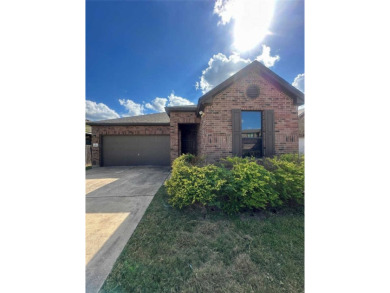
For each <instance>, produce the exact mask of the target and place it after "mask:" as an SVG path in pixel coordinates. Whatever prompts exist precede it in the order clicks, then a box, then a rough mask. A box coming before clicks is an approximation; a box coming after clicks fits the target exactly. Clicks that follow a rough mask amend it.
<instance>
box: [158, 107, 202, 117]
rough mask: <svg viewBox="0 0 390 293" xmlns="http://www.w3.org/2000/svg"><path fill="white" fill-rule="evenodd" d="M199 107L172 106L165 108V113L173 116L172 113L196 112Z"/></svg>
mask: <svg viewBox="0 0 390 293" xmlns="http://www.w3.org/2000/svg"><path fill="white" fill-rule="evenodd" d="M197 107H198V106H197V105H181V106H171V107H165V111H166V112H167V114H168V115H170V114H171V112H178V111H179V112H195V111H196V109H197Z"/></svg>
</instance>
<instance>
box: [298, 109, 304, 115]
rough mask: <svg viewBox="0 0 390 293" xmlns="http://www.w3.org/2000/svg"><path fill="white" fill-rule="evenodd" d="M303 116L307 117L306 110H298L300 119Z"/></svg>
mask: <svg viewBox="0 0 390 293" xmlns="http://www.w3.org/2000/svg"><path fill="white" fill-rule="evenodd" d="M302 115H305V108H303V109H299V110H298V117H301V116H302Z"/></svg>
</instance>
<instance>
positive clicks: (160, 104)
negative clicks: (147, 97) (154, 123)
mask: <svg viewBox="0 0 390 293" xmlns="http://www.w3.org/2000/svg"><path fill="white" fill-rule="evenodd" d="M167 101H168V99H166V98H155V99H154V100H152V101H151V102H150V103H146V105H145V108H147V109H150V110H153V111H156V112H164V107H165V105H166V104H167Z"/></svg>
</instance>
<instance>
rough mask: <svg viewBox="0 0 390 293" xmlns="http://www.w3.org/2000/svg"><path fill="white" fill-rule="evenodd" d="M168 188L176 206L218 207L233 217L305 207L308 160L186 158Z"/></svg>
mask: <svg viewBox="0 0 390 293" xmlns="http://www.w3.org/2000/svg"><path fill="white" fill-rule="evenodd" d="M165 186H166V187H167V192H168V194H169V195H170V199H169V201H170V203H171V204H172V206H175V207H179V208H183V207H185V206H189V205H193V204H200V205H202V206H217V207H219V208H221V209H222V210H224V211H225V212H227V213H229V214H233V213H237V212H240V211H243V210H245V209H266V208H269V207H279V206H283V205H291V204H293V205H296V204H298V205H301V204H303V200H304V159H303V157H302V156H301V157H299V156H298V155H290V154H289V155H282V156H276V157H273V158H266V159H263V160H259V159H254V158H239V157H228V158H225V159H222V160H220V161H219V162H218V163H216V164H205V162H204V160H202V158H200V157H196V156H194V155H190V154H187V155H182V156H180V157H179V158H177V159H176V160H175V161H174V162H173V165H172V175H171V178H170V179H169V180H167V181H166V183H165Z"/></svg>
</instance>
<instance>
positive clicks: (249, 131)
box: [241, 128, 261, 133]
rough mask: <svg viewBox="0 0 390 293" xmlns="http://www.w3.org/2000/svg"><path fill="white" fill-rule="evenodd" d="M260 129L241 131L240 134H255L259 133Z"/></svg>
mask: <svg viewBox="0 0 390 293" xmlns="http://www.w3.org/2000/svg"><path fill="white" fill-rule="evenodd" d="M260 131H261V129H260V128H256V129H243V130H242V131H241V133H255V132H260Z"/></svg>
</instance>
